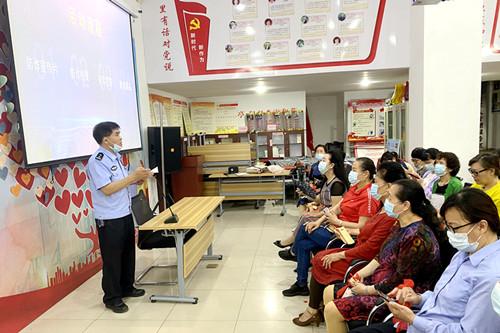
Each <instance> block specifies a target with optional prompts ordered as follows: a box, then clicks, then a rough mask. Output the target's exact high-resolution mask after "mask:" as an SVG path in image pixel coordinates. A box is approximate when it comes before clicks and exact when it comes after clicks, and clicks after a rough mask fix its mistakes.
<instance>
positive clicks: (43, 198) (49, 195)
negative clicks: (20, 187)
mask: <svg viewBox="0 0 500 333" xmlns="http://www.w3.org/2000/svg"><path fill="white" fill-rule="evenodd" d="M55 194H56V190H55V188H53V187H52V188H49V187H45V189H44V190H43V192H42V193H41V194H40V195H37V196H36V199H37V200H38V202H40V203H41V204H42V205H44V206H45V207H48V206H49V204H50V202H51V201H52V199H53V198H54V195H55Z"/></svg>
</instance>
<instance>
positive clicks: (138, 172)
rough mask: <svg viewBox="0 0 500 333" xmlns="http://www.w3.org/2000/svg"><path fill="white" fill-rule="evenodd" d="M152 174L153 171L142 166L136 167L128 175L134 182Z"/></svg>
mask: <svg viewBox="0 0 500 333" xmlns="http://www.w3.org/2000/svg"><path fill="white" fill-rule="evenodd" d="M152 175H153V173H152V172H151V170H150V169H146V168H144V167H142V166H140V167H138V168H137V169H135V170H134V171H132V173H131V174H130V176H132V177H133V178H134V179H135V181H136V182H142V181H144V180H146V179H147V178H148V177H151V176H152Z"/></svg>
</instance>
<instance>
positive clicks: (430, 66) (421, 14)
mask: <svg viewBox="0 0 500 333" xmlns="http://www.w3.org/2000/svg"><path fill="white" fill-rule="evenodd" d="M443 17H446V24H442V23H443ZM482 19H483V7H482V3H481V2H479V1H478V2H476V1H469V0H454V1H446V2H443V3H441V4H439V5H438V6H414V7H413V8H412V9H411V26H412V29H411V40H412V44H411V47H412V50H411V57H410V112H409V115H408V120H409V126H408V144H407V146H406V147H407V150H410V149H412V148H413V147H418V146H422V147H436V148H438V149H440V150H443V151H451V152H454V153H455V154H456V155H457V156H458V157H459V159H460V163H461V166H462V167H461V169H460V173H459V175H460V176H461V177H463V178H465V179H466V180H467V181H471V177H470V175H469V173H468V172H467V164H468V161H469V159H470V158H471V157H473V156H474V155H476V154H477V152H478V150H479V117H480V105H481V41H482V35H481V27H482ZM464 41H467V42H466V43H464ZM450 50H453V56H450Z"/></svg>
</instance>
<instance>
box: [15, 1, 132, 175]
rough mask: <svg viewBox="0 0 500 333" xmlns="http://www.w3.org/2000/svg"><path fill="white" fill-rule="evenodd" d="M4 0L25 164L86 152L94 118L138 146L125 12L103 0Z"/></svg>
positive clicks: (91, 141) (128, 144)
mask: <svg viewBox="0 0 500 333" xmlns="http://www.w3.org/2000/svg"><path fill="white" fill-rule="evenodd" d="M7 3H8V12H9V24H10V29H11V37H12V44H13V53H14V62H15V69H16V78H17V86H18V94H19V104H20V105H19V110H20V111H21V118H22V126H23V136H24V140H25V149H26V158H27V164H28V165H30V166H33V165H39V164H41V163H47V162H50V161H58V160H65V159H70V158H76V157H81V156H86V155H91V154H92V153H93V152H94V151H95V149H96V148H97V144H96V143H95V141H94V139H93V138H92V128H93V126H94V125H95V124H96V123H98V122H101V121H115V122H117V123H118V124H120V127H121V129H122V131H121V132H122V136H123V143H124V149H135V148H140V147H141V138H140V126H139V116H138V110H137V95H136V86H135V73H134V63H133V51H132V38H131V28H130V17H129V15H128V14H127V13H126V12H124V11H123V10H121V9H120V8H118V7H117V6H116V5H114V4H113V3H111V2H110V1H109V0H85V1H67V0H44V1H33V0H14V1H8V2H7Z"/></svg>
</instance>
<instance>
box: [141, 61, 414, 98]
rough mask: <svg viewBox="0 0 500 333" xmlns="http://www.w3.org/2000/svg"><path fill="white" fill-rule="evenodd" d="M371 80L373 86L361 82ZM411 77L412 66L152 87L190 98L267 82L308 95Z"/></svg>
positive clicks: (273, 88) (250, 89)
mask: <svg viewBox="0 0 500 333" xmlns="http://www.w3.org/2000/svg"><path fill="white" fill-rule="evenodd" d="M363 79H364V80H365V81H366V80H368V83H369V86H368V87H364V88H363V87H362V86H361V85H360V82H361V81H362V80H363ZM407 80H408V69H406V68H404V69H390V70H377V71H360V72H342V73H338V72H334V73H321V74H306V75H289V76H271V77H269V76H268V77H262V78H247V79H229V80H210V81H196V82H182V83H162V84H151V85H150V87H151V88H155V89H159V90H163V91H167V92H169V93H173V94H177V95H181V96H184V97H188V98H196V97H211V96H230V95H244V94H255V87H256V86H258V85H265V86H266V87H268V88H269V89H268V91H267V92H268V93H277V92H287V91H305V92H306V94H307V95H308V96H314V95H316V96H320V95H330V94H335V93H339V92H343V91H353V90H361V89H382V88H392V87H394V84H395V83H398V82H404V81H407Z"/></svg>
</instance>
